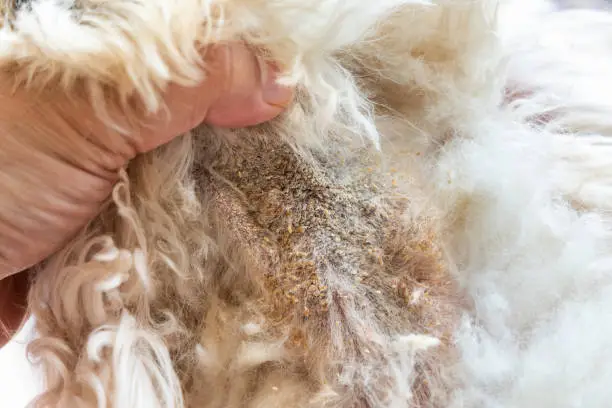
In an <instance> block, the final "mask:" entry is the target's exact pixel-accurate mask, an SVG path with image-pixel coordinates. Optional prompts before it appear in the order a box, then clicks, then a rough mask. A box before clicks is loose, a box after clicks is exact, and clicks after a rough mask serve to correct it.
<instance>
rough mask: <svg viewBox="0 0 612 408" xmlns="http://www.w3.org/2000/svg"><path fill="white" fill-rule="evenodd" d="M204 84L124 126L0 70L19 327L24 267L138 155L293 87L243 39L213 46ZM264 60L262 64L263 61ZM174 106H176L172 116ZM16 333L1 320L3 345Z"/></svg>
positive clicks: (172, 93) (258, 109)
mask: <svg viewBox="0 0 612 408" xmlns="http://www.w3.org/2000/svg"><path fill="white" fill-rule="evenodd" d="M206 63H207V64H206V66H207V67H208V71H209V73H208V75H207V77H206V79H205V80H204V81H203V82H202V83H201V84H199V85H198V86H195V87H191V88H185V87H180V86H177V85H170V86H169V87H168V89H167V91H166V93H165V94H164V101H165V104H166V106H167V111H166V112H165V113H163V112H161V111H160V113H158V114H155V115H150V116H149V117H147V118H146V120H144V121H143V122H144V123H142V125H139V126H137V127H135V128H134V129H129V130H130V136H129V137H126V136H124V135H121V134H119V133H117V132H115V131H113V130H111V129H109V127H108V126H105V125H104V124H103V123H102V122H101V121H100V120H99V119H97V116H95V114H94V112H93V109H92V108H91V107H90V106H89V105H88V104H86V103H76V104H75V103H74V100H73V99H74V97H71V99H68V98H66V99H65V100H63V99H62V98H58V97H56V96H54V97H53V98H44V97H42V98H41V97H40V96H38V97H34V96H33V95H31V94H29V93H27V92H26V91H19V92H17V93H15V92H12V91H11V89H10V88H9V82H10V81H7V80H6V78H5V80H4V81H3V80H2V76H1V75H2V74H0V320H1V321H2V323H3V326H5V328H8V329H9V330H12V329H15V328H16V326H17V325H18V324H19V323H20V322H21V320H22V318H23V315H24V312H25V306H26V304H25V303H26V302H25V293H26V292H27V282H28V277H27V276H26V275H27V274H26V273H25V272H23V271H25V270H26V269H27V268H29V267H30V266H32V265H35V264H37V263H39V262H41V261H42V260H44V259H45V258H47V257H48V256H50V255H51V254H53V252H54V251H56V250H57V249H59V248H60V247H61V246H62V244H64V243H65V242H66V241H67V240H69V239H70V238H71V237H72V236H73V235H74V234H75V233H76V232H77V231H78V230H79V229H80V228H82V227H83V226H84V225H85V224H86V223H87V222H88V221H89V220H91V219H92V218H93V217H94V216H95V215H96V214H97V212H98V211H99V208H100V204H101V203H102V202H104V201H105V200H106V199H107V198H108V196H109V195H110V193H111V191H112V188H113V186H114V184H115V182H116V181H117V177H118V170H119V169H120V168H122V167H123V166H124V165H125V164H126V163H127V162H128V161H129V160H130V159H131V158H133V157H134V156H136V155H137V154H139V153H144V152H147V151H150V150H152V149H155V148H156V147H158V146H160V145H162V144H165V143H167V142H169V141H171V140H172V139H174V138H175V137H177V136H178V135H181V134H183V133H185V132H187V131H189V130H190V129H192V128H193V127H195V126H197V125H199V124H201V123H203V122H204V123H208V124H211V125H216V126H225V127H244V126H250V125H256V124H259V123H262V122H265V121H268V120H270V119H273V118H274V117H276V116H278V115H279V114H280V113H281V112H282V111H283V110H284V108H285V107H286V106H287V105H288V104H289V102H290V101H291V98H292V90H291V89H288V88H284V87H281V86H279V85H277V84H276V83H275V81H274V79H275V76H276V70H275V69H274V67H272V66H271V65H268V64H266V65H265V66H264V67H261V66H260V62H259V61H258V60H257V59H256V58H255V57H254V55H253V54H252V53H251V52H250V51H249V50H248V49H247V48H246V47H244V46H243V45H240V44H233V45H228V46H223V47H221V46H219V47H215V48H214V49H209V50H208V51H207V53H206ZM262 68H263V69H262ZM168 113H170V115H169V116H168ZM9 337H10V334H9V333H7V332H6V330H0V345H2V344H3V343H4V342H6V341H7V340H8V338H9Z"/></svg>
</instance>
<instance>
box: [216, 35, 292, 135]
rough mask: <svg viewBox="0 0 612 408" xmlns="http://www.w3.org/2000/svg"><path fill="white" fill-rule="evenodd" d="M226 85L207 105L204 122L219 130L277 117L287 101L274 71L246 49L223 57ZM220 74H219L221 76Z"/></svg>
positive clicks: (288, 93)
mask: <svg viewBox="0 0 612 408" xmlns="http://www.w3.org/2000/svg"><path fill="white" fill-rule="evenodd" d="M224 61H225V64H226V66H225V67H224V68H223V67H222V69H224V70H225V72H227V73H228V74H226V75H228V77H229V81H230V82H229V86H228V87H227V90H225V91H224V92H223V93H222V94H221V95H220V96H219V98H218V99H217V100H216V101H215V102H214V103H213V104H212V105H211V107H210V108H209V110H208V113H207V115H206V117H205V121H206V123H209V124H211V125H215V126H223V127H244V126H253V125H258V124H260V123H263V122H266V121H268V120H271V119H273V118H275V117H276V116H278V115H279V114H280V113H281V112H282V111H283V110H285V108H286V107H287V106H288V105H289V103H290V102H291V99H292V97H293V92H292V90H291V89H290V88H287V87H283V86H280V85H278V84H277V82H276V79H277V76H278V70H277V69H276V67H275V66H274V65H272V64H269V63H266V62H265V61H264V60H263V59H261V58H257V57H256V56H255V55H254V54H253V53H252V52H251V51H250V50H249V49H247V48H246V47H234V48H230V49H229V52H228V53H226V55H225V60H224ZM221 75H223V74H221Z"/></svg>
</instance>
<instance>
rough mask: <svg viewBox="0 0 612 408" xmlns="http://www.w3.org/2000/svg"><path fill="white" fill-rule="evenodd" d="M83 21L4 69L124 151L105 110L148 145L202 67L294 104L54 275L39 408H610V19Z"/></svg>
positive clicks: (83, 8)
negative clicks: (245, 66) (250, 70)
mask: <svg viewBox="0 0 612 408" xmlns="http://www.w3.org/2000/svg"><path fill="white" fill-rule="evenodd" d="M536 3H537V4H536ZM529 4H530V8H529V9H526V8H525V7H526V6H527V5H529ZM72 5H73V2H72V1H59V0H55V1H51V0H38V1H32V2H31V7H30V8H28V7H23V6H22V8H21V9H20V10H19V11H16V12H14V13H13V16H10V17H7V18H6V20H5V26H4V28H3V29H2V31H1V32H0V47H1V48H0V64H1V65H3V66H4V67H11V68H12V69H15V71H16V72H17V73H18V74H20V75H19V76H18V81H19V85H21V86H32V87H50V86H58V85H59V87H58V90H57V92H75V90H81V89H86V90H87V91H88V92H89V95H90V97H91V103H92V104H94V106H96V108H97V109H98V111H99V112H100V115H101V116H102V117H104V118H105V119H106V120H107V121H108V123H109V126H112V125H113V123H114V120H113V118H112V117H109V116H108V115H107V114H106V112H107V111H108V110H107V109H105V108H106V106H105V105H106V104H108V103H110V102H109V101H119V102H116V103H117V104H119V105H120V107H121V108H122V109H124V112H125V113H126V115H128V116H129V117H130V118H132V119H134V120H136V116H135V115H136V114H135V112H134V111H133V110H132V106H131V105H130V103H131V98H132V97H133V96H134V95H139V96H140V97H142V99H143V101H144V102H146V104H145V105H146V106H147V108H148V109H151V110H152V109H156V108H157V107H158V106H159V104H160V101H159V94H160V90H161V89H163V87H164V86H165V84H166V83H167V82H168V81H170V80H174V81H179V82H183V83H189V82H191V81H195V80H197V79H198V78H199V77H200V75H202V71H201V70H200V69H198V63H199V61H198V53H197V47H196V41H198V42H200V43H201V44H207V43H213V42H218V41H226V40H236V39H242V40H245V41H247V42H248V43H250V44H252V45H254V46H257V47H258V49H261V50H262V53H263V55H264V56H268V57H270V58H274V59H275V60H278V61H280V63H281V65H282V66H283V67H284V68H285V69H286V75H285V77H284V78H283V80H284V81H285V82H287V83H292V84H296V85H297V86H298V88H299V93H298V96H297V99H296V101H295V103H294V105H293V106H292V107H291V108H290V109H289V111H288V112H287V113H286V114H285V115H284V116H282V117H280V118H278V119H277V120H275V121H274V122H273V123H271V124H268V125H264V126H261V127H258V128H252V129H246V130H241V131H238V130H235V131H230V130H221V129H211V128H207V127H201V128H200V129H197V130H196V131H194V132H193V134H191V135H185V136H184V137H181V138H179V139H177V140H175V141H174V142H172V143H171V144H170V145H168V146H165V147H163V148H160V149H158V150H157V151H155V152H152V153H151V154H148V155H145V156H142V157H138V158H137V159H136V160H134V161H133V162H132V163H130V165H129V166H128V168H127V169H126V171H125V173H124V178H123V180H122V182H121V183H120V184H119V185H118V186H117V188H116V189H115V192H114V195H113V199H112V201H111V202H110V203H109V206H108V208H107V209H105V211H104V212H103V213H102V214H101V215H100V216H99V217H98V219H96V220H94V221H93V222H92V223H91V225H89V226H88V227H87V228H86V229H85V230H84V231H83V232H82V233H81V234H80V235H79V236H78V237H77V238H75V240H74V241H73V242H71V243H70V245H68V246H67V247H66V248H65V249H64V250H62V251H60V253H58V254H56V255H55V256H53V257H52V258H51V259H49V260H48V261H47V262H46V263H45V264H44V265H40V266H39V267H40V269H41V271H40V273H39V274H38V278H37V280H36V281H35V282H34V285H33V287H32V291H31V296H30V300H31V305H32V307H31V309H32V312H33V315H34V318H35V320H36V331H37V338H36V339H34V340H33V341H32V342H31V343H30V345H29V351H30V353H31V355H32V356H33V357H34V358H35V359H36V360H37V361H38V362H39V363H40V366H41V368H42V370H43V371H44V373H45V376H46V380H47V384H46V386H45V390H46V391H45V392H44V393H43V394H42V395H41V397H40V398H39V399H38V400H37V401H36V404H37V405H38V406H61V407H64V406H84V407H91V406H97V407H101V408H102V407H104V408H106V407H134V408H140V407H143V408H144V407H176V408H182V407H223V408H229V407H294V406H295V407H407V406H424V407H427V406H436V407H438V406H444V407H555V408H557V407H606V406H609V404H610V402H611V401H612V391H610V388H609V386H608V383H609V382H610V380H612V370H611V369H610V368H608V367H609V364H606V362H607V361H608V360H609V359H610V358H611V357H612V355H610V350H612V347H610V346H611V345H612V344H611V342H612V340H610V339H611V338H612V336H610V334H612V330H610V329H608V328H607V325H606V321H607V316H608V315H609V314H610V312H612V302H611V301H610V300H609V299H610V296H609V292H610V291H611V289H612V286H611V284H612V279H611V275H610V268H611V267H612V258H611V247H610V244H611V243H612V241H611V238H612V236H611V233H610V222H609V221H610V220H609V212H608V210H609V209H610V198H612V195H611V193H612V190H610V184H609V182H610V180H611V178H610V177H612V156H611V155H610V154H609V152H608V151H609V150H610V147H611V146H610V142H609V141H608V137H609V136H610V135H609V131H610V129H611V127H610V112H611V111H612V109H611V107H612V106H610V103H609V102H610V101H609V100H608V97H607V95H609V92H607V90H608V88H609V87H610V82H609V80H608V78H607V72H609V70H608V69H607V68H606V67H609V66H610V65H612V56H611V55H610V51H611V49H610V47H611V46H612V17H610V16H609V15H608V14H605V13H603V12H575V11H571V12H555V11H554V8H553V6H552V5H550V4H547V3H544V2H530V3H528V2H523V1H519V0H515V1H514V0H513V1H502V2H501V3H499V2H496V1H493V0H456V1H443V0H440V1H434V2H429V3H427V2H421V1H410V0H385V1H377V2H369V1H361V0H352V1H346V0H317V1H314V2H308V3H304V2H302V1H298V0H225V1H218V2H209V1H204V0H177V1H174V2H168V1H162V0H148V1H144V0H108V1H102V0H97V1H94V0H91V1H82V2H79V4H78V5H77V7H74V8H70V7H71V6H72ZM534 5H535V6H537V7H534ZM527 10H528V11H527ZM521 12H523V13H522V14H521ZM562 35H565V36H566V37H565V38H562V37H560V36H562ZM117 96H118V98H117Z"/></svg>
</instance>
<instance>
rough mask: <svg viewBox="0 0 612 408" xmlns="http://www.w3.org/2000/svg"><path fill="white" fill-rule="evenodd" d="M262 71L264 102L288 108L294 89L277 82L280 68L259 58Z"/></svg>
mask: <svg viewBox="0 0 612 408" xmlns="http://www.w3.org/2000/svg"><path fill="white" fill-rule="evenodd" d="M258 61H259V69H260V72H261V86H262V89H261V93H262V98H263V100H264V102H266V103H267V104H269V105H272V106H277V107H279V108H286V107H287V106H289V103H291V100H292V98H293V91H292V90H291V88H288V87H286V86H282V85H279V84H278V83H277V82H276V79H277V77H278V73H279V70H278V68H277V67H276V66H275V65H274V64H271V63H268V62H266V61H264V60H263V59H262V58H258Z"/></svg>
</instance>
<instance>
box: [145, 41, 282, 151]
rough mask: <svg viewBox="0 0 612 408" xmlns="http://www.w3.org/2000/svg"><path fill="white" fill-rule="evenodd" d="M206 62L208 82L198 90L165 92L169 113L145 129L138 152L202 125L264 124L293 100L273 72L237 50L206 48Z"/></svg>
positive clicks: (174, 87)
mask: <svg viewBox="0 0 612 408" xmlns="http://www.w3.org/2000/svg"><path fill="white" fill-rule="evenodd" d="M205 61H206V71H207V77H206V80H205V81H203V82H202V83H201V84H199V85H198V86H195V87H190V88H189V87H182V86H179V85H176V84H172V85H170V86H169V87H168V89H167V90H166V92H165V95H164V100H165V102H166V106H167V107H168V111H166V112H164V111H160V112H159V113H158V114H157V115H155V117H153V118H152V119H151V120H150V121H148V122H147V124H146V125H145V127H146V129H148V130H149V134H148V135H147V134H146V133H145V134H144V135H143V143H142V149H143V151H147V150H151V149H153V148H155V147H157V146H159V145H161V144H164V143H167V142H168V141H170V140H171V139H173V138H174V137H176V136H178V135H180V134H182V133H184V132H186V131H189V130H191V129H193V128H194V127H196V126H198V125H199V124H201V123H203V122H206V123H209V124H211V125H215V126H223V127H244V126H252V125H257V124H260V123H263V122H266V121H268V120H271V119H273V118H275V117H276V116H278V115H279V114H280V113H281V112H282V111H283V110H284V109H285V108H286V107H287V106H288V105H289V103H290V102H291V100H292V98H293V91H292V90H291V89H290V88H287V87H284V86H280V85H278V84H277V83H276V78H277V74H278V70H277V69H276V68H275V67H273V66H272V65H270V64H268V63H266V62H264V61H263V60H261V59H259V58H257V57H256V56H255V55H254V54H253V52H252V51H251V50H249V49H248V48H247V47H246V46H244V45H242V44H232V45H225V46H215V47H211V48H209V49H208V50H207V51H206V54H205ZM151 132H152V134H151Z"/></svg>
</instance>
